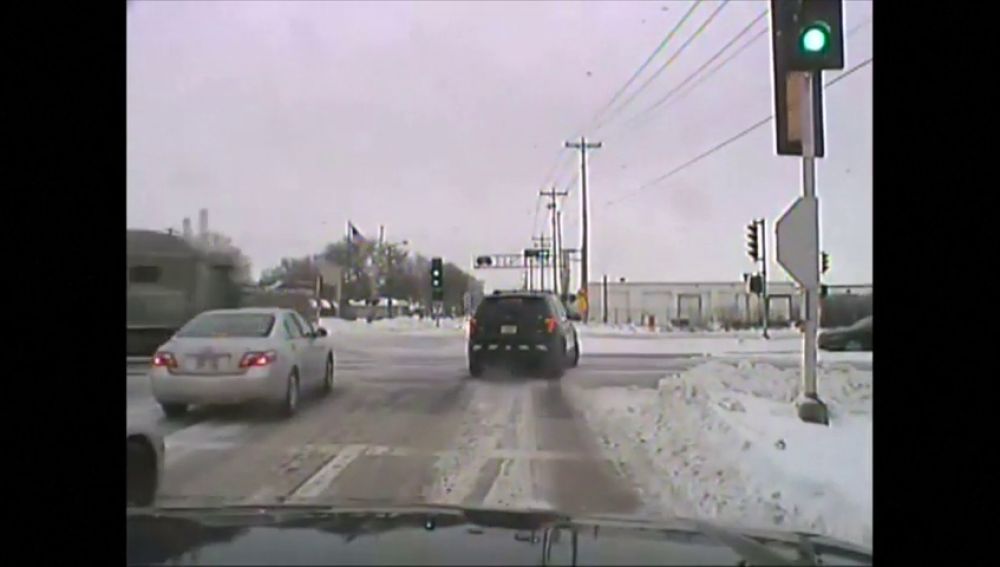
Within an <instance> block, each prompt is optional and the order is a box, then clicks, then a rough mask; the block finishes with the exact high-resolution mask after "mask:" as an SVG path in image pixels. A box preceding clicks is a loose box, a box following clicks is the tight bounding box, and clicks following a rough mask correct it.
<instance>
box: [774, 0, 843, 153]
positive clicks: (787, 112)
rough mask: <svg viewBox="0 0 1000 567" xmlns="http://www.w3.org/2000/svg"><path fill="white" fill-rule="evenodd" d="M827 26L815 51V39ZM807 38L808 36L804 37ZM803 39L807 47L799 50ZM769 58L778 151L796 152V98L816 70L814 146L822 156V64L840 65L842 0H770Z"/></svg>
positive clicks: (798, 101)
mask: <svg viewBox="0 0 1000 567" xmlns="http://www.w3.org/2000/svg"><path fill="white" fill-rule="evenodd" d="M827 30H828V32H829V33H828V35H824V36H823V37H824V38H826V39H825V41H824V43H823V46H824V47H822V48H821V49H819V51H813V49H815V47H816V43H815V38H817V37H820V36H817V35H816V32H817V31H819V32H821V33H823V32H825V31H827ZM807 40H808V41H807ZM806 44H808V45H809V46H810V47H811V49H810V50H808V51H806V52H803V51H802V49H803V48H804V46H805V45H806ZM771 62H772V66H773V67H772V79H773V81H774V84H773V88H772V92H773V93H774V133H775V136H774V139H775V146H776V151H777V154H778V155H781V156H801V155H802V135H803V124H802V120H801V110H800V109H801V99H802V95H803V94H804V84H805V74H804V73H803V71H816V73H815V76H814V80H813V81H812V101H813V112H812V114H813V138H814V144H813V146H814V147H813V151H814V157H823V156H824V155H825V153H826V147H825V146H826V144H825V138H826V136H825V135H824V125H823V122H824V121H823V114H824V112H823V84H822V83H823V81H822V78H821V76H820V75H821V74H822V73H821V72H820V71H822V70H823V69H843V68H844V32H843V7H842V0H771Z"/></svg>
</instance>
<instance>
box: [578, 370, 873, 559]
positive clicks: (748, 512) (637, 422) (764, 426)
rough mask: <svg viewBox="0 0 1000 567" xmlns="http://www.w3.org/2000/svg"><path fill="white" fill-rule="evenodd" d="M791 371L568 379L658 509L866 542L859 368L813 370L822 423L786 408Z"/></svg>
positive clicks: (867, 468)
mask: <svg viewBox="0 0 1000 567" xmlns="http://www.w3.org/2000/svg"><path fill="white" fill-rule="evenodd" d="M798 383H799V379H798V372H797V371H782V370H779V369H777V368H775V367H773V366H770V365H755V364H753V363H743V364H740V365H733V364H724V363H720V362H710V363H707V364H704V365H701V366H699V367H696V368H695V369H693V370H691V371H690V372H686V373H684V374H682V375H674V376H671V377H668V378H664V379H662V380H661V381H660V383H659V386H658V389H657V391H656V395H650V394H649V390H642V389H639V388H635V387H630V388H614V387H608V388H598V389H592V390H577V391H576V392H575V394H574V395H575V396H577V397H578V402H579V407H580V408H581V409H583V411H584V414H585V415H586V418H587V420H588V422H590V424H591V427H592V428H593V429H594V430H595V431H598V432H601V433H603V435H602V436H601V438H602V441H603V442H604V448H605V450H606V451H607V452H608V454H609V456H610V458H611V459H612V460H613V461H615V462H617V463H618V464H619V466H620V467H621V468H622V469H623V471H624V472H626V474H630V475H631V476H632V478H633V479H634V480H635V481H636V482H637V484H639V485H640V486H642V487H643V489H644V492H646V493H648V498H647V499H648V500H653V501H657V500H658V502H659V510H661V511H662V512H663V513H665V514H670V515H677V516H683V517H691V518H706V519H711V520H713V521H717V522H720V523H723V524H726V523H728V524H732V525H736V526H743V527H763V528H771V529H781V530H802V531H807V532H813V533H820V534H824V535H829V536H831V537H835V538H838V539H842V540H845V541H849V542H852V543H857V544H860V545H863V546H866V547H869V548H870V547H871V545H872V511H871V510H872V507H871V497H872V485H871V482H872V468H871V467H872V465H871V463H872V459H871V454H872V450H871V385H872V380H871V373H870V372H861V371H857V370H854V369H851V368H843V369H830V370H825V371H824V370H821V372H820V381H819V387H820V396H821V397H823V398H824V400H825V401H826V402H827V404H828V405H829V406H830V409H831V414H832V424H831V426H830V427H823V426H818V425H812V424H806V423H803V422H801V421H800V420H799V419H798V417H797V416H796V414H795V407H794V405H793V403H792V400H794V399H795V398H796V396H797V395H798Z"/></svg>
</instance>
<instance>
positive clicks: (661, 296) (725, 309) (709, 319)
mask: <svg viewBox="0 0 1000 567" xmlns="http://www.w3.org/2000/svg"><path fill="white" fill-rule="evenodd" d="M827 289H828V297H827V298H826V299H825V300H824V302H823V304H821V305H822V307H821V309H827V310H829V311H831V312H836V311H838V309H836V308H835V307H834V306H835V305H838V304H840V303H845V302H844V301H841V299H848V298H847V297H843V298H841V297H840V296H851V297H850V299H852V300H853V299H854V298H859V297H867V298H868V300H867V302H860V303H859V302H858V301H850V302H849V303H850V304H851V306H852V307H851V310H850V311H851V312H850V314H846V313H845V314H843V315H840V314H839V313H838V314H837V317H836V318H838V320H837V321H834V322H833V323H832V324H833V325H840V324H845V323H843V322H842V321H840V320H839V319H845V320H847V319H852V318H854V319H856V318H860V317H863V316H865V315H870V314H871V301H870V297H871V294H872V286H871V285H870V284H862V285H831V286H828V287H827ZM605 297H606V298H607V299H606V300H605ZM605 301H606V307H605ZM864 305H867V307H864ZM859 306H860V307H859ZM768 307H769V317H768V320H769V324H770V325H772V326H775V327H781V326H789V325H792V324H794V323H796V322H797V321H800V320H801V317H802V296H801V294H800V292H799V290H798V289H797V288H796V286H795V284H793V283H791V282H770V283H769V284H768ZM866 311H867V312H866ZM762 313H763V301H761V298H760V297H758V296H756V295H753V294H750V293H748V292H747V289H746V284H745V283H743V282H622V281H618V282H608V284H607V289H605V288H604V285H603V283H602V282H594V283H591V284H590V320H591V321H596V322H601V321H607V322H608V323H610V324H636V325H648V324H650V320H652V323H653V324H654V325H655V326H657V327H670V328H695V329H704V328H742V327H752V326H758V325H760V324H761V322H762V321H763V317H762ZM831 314H833V313H831ZM824 318H827V317H824ZM850 322H851V321H848V322H847V323H846V324H849V323H850ZM824 326H827V325H824Z"/></svg>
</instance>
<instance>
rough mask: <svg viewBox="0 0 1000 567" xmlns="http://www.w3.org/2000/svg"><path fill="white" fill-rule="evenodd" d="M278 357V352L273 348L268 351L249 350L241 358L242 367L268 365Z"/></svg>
mask: <svg viewBox="0 0 1000 567" xmlns="http://www.w3.org/2000/svg"><path fill="white" fill-rule="evenodd" d="M277 359H278V353H276V352H274V351H273V350H269V351H267V352H248V353H246V354H244V355H243V358H242V359H241V360H240V368H251V367H253V366H267V365H268V364H271V363H272V362H274V361H275V360H277Z"/></svg>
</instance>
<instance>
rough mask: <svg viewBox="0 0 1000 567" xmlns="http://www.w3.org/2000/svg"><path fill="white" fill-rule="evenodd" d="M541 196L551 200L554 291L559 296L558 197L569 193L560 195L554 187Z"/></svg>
mask: <svg viewBox="0 0 1000 567" xmlns="http://www.w3.org/2000/svg"><path fill="white" fill-rule="evenodd" d="M539 194H540V195H542V196H543V197H548V198H549V199H550V200H549V205H548V209H549V210H550V211H552V289H553V290H554V291H555V292H556V295H559V262H558V260H559V221H558V220H557V219H556V215H557V213H558V209H557V206H556V197H565V196H566V195H569V192H568V191H563V192H561V193H560V192H558V191H556V188H555V187H553V188H552V190H551V191H542V192H540V193H539ZM563 291H566V290H563Z"/></svg>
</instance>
